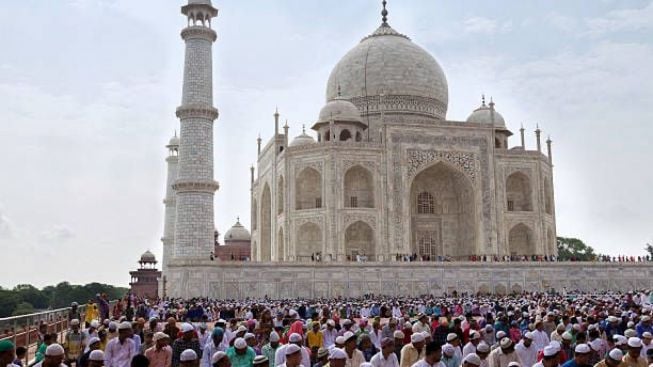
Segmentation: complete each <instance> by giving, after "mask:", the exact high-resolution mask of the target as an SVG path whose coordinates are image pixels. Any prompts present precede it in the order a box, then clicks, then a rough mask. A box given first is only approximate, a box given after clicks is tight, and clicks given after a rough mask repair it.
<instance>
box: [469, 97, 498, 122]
mask: <svg viewBox="0 0 653 367" xmlns="http://www.w3.org/2000/svg"><path fill="white" fill-rule="evenodd" d="M467 122H473V123H477V124H488V125H492V124H494V126H500V127H506V121H505V120H504V119H503V116H501V114H500V113H499V112H497V111H496V110H495V109H494V102H492V101H490V105H489V106H488V105H486V104H485V99H483V101H482V102H481V106H480V107H479V108H477V109H475V110H474V112H472V114H471V115H469V117H467Z"/></svg>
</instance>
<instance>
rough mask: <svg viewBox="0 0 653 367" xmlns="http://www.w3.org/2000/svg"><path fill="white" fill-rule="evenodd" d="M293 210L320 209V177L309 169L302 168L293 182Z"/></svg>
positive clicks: (316, 172)
mask: <svg viewBox="0 0 653 367" xmlns="http://www.w3.org/2000/svg"><path fill="white" fill-rule="evenodd" d="M295 192H296V194H295V199H296V200H295V209H297V210H302V209H315V208H321V207H322V175H321V174H320V172H318V171H317V170H316V169H314V168H311V167H306V168H304V169H303V170H302V171H301V172H300V173H299V174H298V175H297V179H296V181H295Z"/></svg>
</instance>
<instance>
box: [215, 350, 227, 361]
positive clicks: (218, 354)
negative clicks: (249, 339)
mask: <svg viewBox="0 0 653 367" xmlns="http://www.w3.org/2000/svg"><path fill="white" fill-rule="evenodd" d="M226 356H227V353H225V352H223V351H218V352H215V353H213V355H212V356H211V364H216V363H218V362H220V360H222V358H224V357H226Z"/></svg>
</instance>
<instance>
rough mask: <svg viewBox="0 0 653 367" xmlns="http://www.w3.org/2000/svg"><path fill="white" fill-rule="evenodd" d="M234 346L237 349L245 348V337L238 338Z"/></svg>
mask: <svg viewBox="0 0 653 367" xmlns="http://www.w3.org/2000/svg"><path fill="white" fill-rule="evenodd" d="M234 347H235V348H236V349H245V348H247V342H246V341H245V339H243V338H236V341H234Z"/></svg>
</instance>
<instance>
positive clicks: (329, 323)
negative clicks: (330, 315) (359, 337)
mask: <svg viewBox="0 0 653 367" xmlns="http://www.w3.org/2000/svg"><path fill="white" fill-rule="evenodd" d="M327 325H329V326H336V322H335V321H333V320H331V319H329V320H327Z"/></svg>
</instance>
